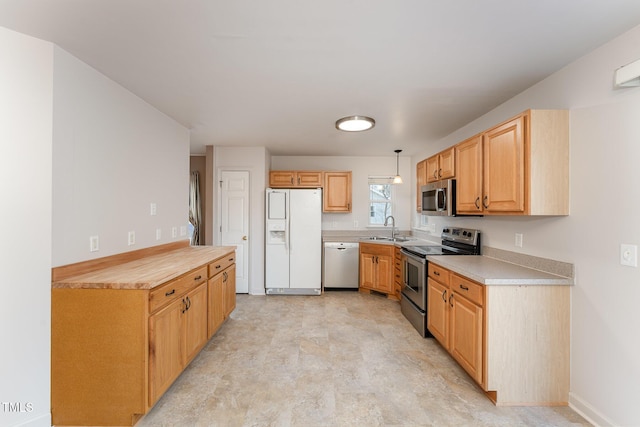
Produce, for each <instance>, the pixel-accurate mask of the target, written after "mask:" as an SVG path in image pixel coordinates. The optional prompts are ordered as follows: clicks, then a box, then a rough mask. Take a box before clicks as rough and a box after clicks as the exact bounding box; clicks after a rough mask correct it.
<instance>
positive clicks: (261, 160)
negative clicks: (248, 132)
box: [212, 147, 269, 295]
mask: <svg viewBox="0 0 640 427" xmlns="http://www.w3.org/2000/svg"><path fill="white" fill-rule="evenodd" d="M213 157H214V165H215V173H214V174H213V180H214V182H213V183H212V185H213V189H214V197H213V199H214V204H215V207H214V212H215V214H214V215H215V220H214V227H215V228H214V244H215V245H217V244H219V242H220V233H219V232H218V230H219V229H220V223H219V218H220V214H219V212H220V211H219V208H218V207H219V202H220V201H219V200H218V197H219V191H218V190H219V188H220V187H219V186H218V185H217V181H218V180H219V177H220V172H221V171H222V170H243V171H244V170H246V171H249V180H250V184H249V185H250V192H251V194H250V196H249V197H250V199H249V205H250V206H249V211H250V212H251V218H250V219H249V293H250V294H252V295H263V294H264V293H265V291H264V199H265V192H264V190H265V188H266V186H267V176H268V167H269V166H268V162H269V155H268V152H267V150H266V149H265V148H264V147H214V156H213Z"/></svg>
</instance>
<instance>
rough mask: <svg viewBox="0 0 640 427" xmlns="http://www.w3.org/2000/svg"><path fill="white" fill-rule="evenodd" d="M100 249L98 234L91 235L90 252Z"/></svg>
mask: <svg viewBox="0 0 640 427" xmlns="http://www.w3.org/2000/svg"><path fill="white" fill-rule="evenodd" d="M99 249H100V241H99V239H98V236H90V237H89V252H97V251H98V250H99Z"/></svg>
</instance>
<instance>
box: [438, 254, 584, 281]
mask: <svg viewBox="0 0 640 427" xmlns="http://www.w3.org/2000/svg"><path fill="white" fill-rule="evenodd" d="M427 260H428V261H429V262H433V263H434V264H438V265H440V266H442V267H444V268H446V269H449V270H451V271H453V272H454V273H458V274H460V275H461V276H464V277H467V278H468V279H471V280H473V281H476V282H478V283H481V284H484V285H573V284H574V279H573V278H572V277H564V276H558V275H555V274H551V273H547V272H544V271H540V270H535V269H533V268H528V267H523V266H520V265H517V264H512V263H509V262H505V261H500V260H497V259H494V258H489V257H486V256H481V255H464V256H446V255H430V256H427Z"/></svg>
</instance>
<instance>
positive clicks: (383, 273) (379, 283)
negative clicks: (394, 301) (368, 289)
mask: <svg viewBox="0 0 640 427" xmlns="http://www.w3.org/2000/svg"><path fill="white" fill-rule="evenodd" d="M394 268H395V266H394V260H393V257H391V256H388V255H377V256H376V270H377V271H376V276H377V277H376V279H375V280H374V284H375V285H374V286H375V289H376V290H378V291H380V292H384V293H385V294H393V293H394V291H393V271H394Z"/></svg>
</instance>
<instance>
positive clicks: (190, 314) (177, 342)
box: [51, 246, 235, 426]
mask: <svg viewBox="0 0 640 427" xmlns="http://www.w3.org/2000/svg"><path fill="white" fill-rule="evenodd" d="M169 248H170V249H171V250H169V251H168V252H162V251H159V252H158V251H157V250H156V251H155V253H154V254H153V255H150V256H140V257H138V256H136V258H135V259H133V260H131V258H127V260H128V262H124V263H122V262H121V260H122V257H120V256H116V257H113V258H110V257H106V259H105V260H104V263H95V261H91V262H90V263H88V264H87V265H89V264H91V266H90V267H89V271H85V270H83V269H84V267H83V266H75V267H74V268H72V269H68V268H66V267H65V268H63V269H62V270H59V271H55V269H54V271H53V272H52V277H54V279H56V280H55V281H54V282H53V284H52V292H51V319H52V321H51V415H52V421H53V424H54V425H60V426H63V425H67V426H69V425H75V426H78V425H107V426H116V425H117V426H125V425H129V426H131V425H134V424H135V423H136V422H137V421H139V420H140V418H142V416H144V414H146V413H147V412H148V411H149V410H150V409H151V408H152V407H153V405H154V404H155V403H156V402H157V401H158V399H159V398H160V397H161V396H162V394H163V393H164V392H165V391H166V390H167V389H168V388H169V386H170V385H171V384H172V383H173V382H174V381H175V379H176V378H177V377H178V376H179V375H180V374H181V373H182V371H183V370H184V369H185V368H186V366H187V365H188V364H189V363H190V362H191V361H192V360H193V359H194V358H195V356H196V355H197V354H198V353H199V351H200V350H201V349H202V348H203V347H204V346H205V345H206V343H207V341H208V339H209V338H210V337H211V336H212V335H213V333H214V332H215V329H212V326H215V327H216V329H217V326H218V324H219V322H218V323H216V322H212V320H213V319H209V317H211V316H213V315H214V311H212V310H210V309H209V307H210V306H211V305H212V304H211V303H212V302H213V303H214V305H216V306H217V305H220V306H221V310H222V312H223V317H224V319H226V318H228V315H229V313H230V312H231V310H233V307H234V303H235V280H234V279H235V273H234V271H235V247H204V246H200V247H188V246H187V247H184V248H180V249H175V247H169ZM109 258H110V259H109ZM114 260H116V261H115V262H112V261H114ZM105 265H106V266H107V267H106V268H100V267H104V266H105ZM96 266H97V267H96ZM63 270H66V271H73V274H74V275H73V276H71V277H68V276H66V275H65V274H62V275H61V271H63ZM230 275H233V277H232V278H229V277H228V276H230ZM219 277H223V278H225V279H227V280H226V281H220V282H221V283H222V282H226V283H228V284H232V285H233V286H230V285H228V286H223V288H222V289H221V290H222V292H221V293H216V294H215V295H214V294H213V293H212V294H211V295H209V293H210V292H209V290H210V289H213V288H215V286H208V285H213V284H214V283H218V281H219V280H218V278H219ZM232 288H233V289H232ZM230 292H233V295H225V294H229V293H230ZM209 298H214V299H216V298H217V299H220V300H221V301H210V300H209ZM210 329H211V330H210Z"/></svg>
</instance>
